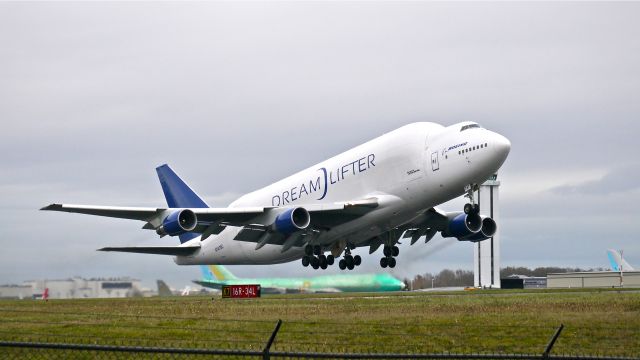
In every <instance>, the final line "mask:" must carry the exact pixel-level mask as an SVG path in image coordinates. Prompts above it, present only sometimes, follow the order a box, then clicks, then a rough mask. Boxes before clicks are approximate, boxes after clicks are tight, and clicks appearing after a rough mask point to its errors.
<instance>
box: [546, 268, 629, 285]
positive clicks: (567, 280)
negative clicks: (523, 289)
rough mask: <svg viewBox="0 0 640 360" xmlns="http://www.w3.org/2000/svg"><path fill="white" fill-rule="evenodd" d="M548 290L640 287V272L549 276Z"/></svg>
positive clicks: (575, 273) (598, 272)
mask: <svg viewBox="0 0 640 360" xmlns="http://www.w3.org/2000/svg"><path fill="white" fill-rule="evenodd" d="M547 287H548V288H598V287H600V288H615V287H640V271H625V272H622V273H621V272H619V271H592V272H591V271H590V272H569V273H559V274H547Z"/></svg>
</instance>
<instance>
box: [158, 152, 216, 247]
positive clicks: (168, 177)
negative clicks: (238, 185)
mask: <svg viewBox="0 0 640 360" xmlns="http://www.w3.org/2000/svg"><path fill="white" fill-rule="evenodd" d="M156 172H157V173H158V179H160V185H162V191H163V192H164V197H165V199H167V205H169V207H170V208H208V207H209V205H207V203H206V202H204V200H202V198H201V197H200V196H198V194H196V192H195V191H193V189H191V188H190V187H189V185H187V184H186V183H185V182H184V181H183V180H182V179H181V178H180V177H179V176H178V174H176V173H175V172H174V171H173V169H171V168H170V167H169V165H167V164H164V165H160V166H158V167H157V168H156ZM197 236H200V234H197V233H192V232H189V233H185V234H182V235H180V236H179V237H180V242H181V243H184V242H187V241H189V240H191V239H193V238H195V237H197Z"/></svg>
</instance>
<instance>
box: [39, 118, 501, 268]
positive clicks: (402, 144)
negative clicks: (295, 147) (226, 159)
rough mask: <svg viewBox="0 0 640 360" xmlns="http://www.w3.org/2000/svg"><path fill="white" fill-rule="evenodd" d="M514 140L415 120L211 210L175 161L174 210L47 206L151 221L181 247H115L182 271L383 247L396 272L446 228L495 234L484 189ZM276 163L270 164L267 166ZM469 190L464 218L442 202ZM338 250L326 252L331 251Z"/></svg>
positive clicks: (463, 235)
mask: <svg viewBox="0 0 640 360" xmlns="http://www.w3.org/2000/svg"><path fill="white" fill-rule="evenodd" d="M510 148H511V144H510V142H509V140H507V139H506V138H505V137H504V136H502V135H499V134H497V133H495V132H492V131H489V130H486V129H484V128H482V127H480V126H479V125H478V124H476V123H474V122H464V123H460V124H456V125H451V126H448V127H444V126H442V125H439V124H434V123H425V122H423V123H413V124H409V125H406V126H403V127H401V128H399V129H397V130H394V131H392V132H389V133H387V134H384V135H382V136H380V137H378V138H376V139H373V140H371V141H369V142H366V143H364V144H362V145H360V146H357V147H355V148H353V149H351V150H348V151H346V152H344V153H342V154H340V155H337V156H335V157H333V158H331V159H329V160H326V161H323V162H321V163H319V164H316V165H314V166H312V167H309V168H307V169H305V170H302V171H300V172H298V173H296V174H294V175H292V176H289V177H287V178H285V179H283V180H281V181H278V182H276V183H274V184H271V185H269V186H267V187H265V188H262V189H260V190H257V191H254V192H251V193H249V194H246V195H244V196H242V197H240V198H239V199H237V200H236V201H234V202H233V203H232V204H231V205H229V207H226V208H209V206H208V205H207V204H206V203H205V202H204V201H203V200H202V199H201V198H200V197H199V196H198V195H197V194H196V193H195V192H194V191H193V190H192V189H191V188H190V187H189V186H188V185H187V184H185V183H184V182H183V181H182V179H180V178H179V177H178V176H177V175H176V174H175V173H174V172H173V170H172V169H171V168H169V166H168V165H162V166H160V167H158V168H157V169H156V170H157V172H158V176H159V178H160V183H161V185H162V190H163V191H164V195H165V197H166V200H167V204H168V207H165V208H142V207H115V206H88V205H69V204H51V205H49V206H46V207H44V208H42V210H54V211H64V212H73V213H82V214H90V215H99V216H109V217H116V218H125V219H134V220H139V221H143V222H144V223H145V224H144V226H143V228H144V229H149V230H154V231H155V232H157V233H158V235H160V236H165V235H170V236H178V237H179V238H180V242H181V244H180V245H179V246H156V247H106V248H102V249H100V250H102V251H124V252H134V253H147V254H163V255H174V256H175V262H176V263H177V264H179V265H201V264H204V265H208V264H228V265H233V264H275V263H284V262H289V261H292V260H296V259H302V265H303V266H309V265H311V266H312V267H313V268H314V269H317V268H322V269H325V268H327V266H329V265H332V264H333V263H334V259H335V258H337V257H339V256H342V259H340V261H339V263H338V265H339V267H340V268H341V269H345V268H348V269H350V270H351V269H353V268H354V267H355V266H358V265H360V263H361V261H362V259H361V258H360V256H359V255H356V256H352V255H351V250H353V249H355V248H357V247H364V246H366V247H369V253H370V254H371V253H373V252H375V251H376V250H377V249H378V248H379V247H380V246H383V249H384V251H383V254H384V256H383V257H382V258H381V259H380V265H381V266H382V267H387V266H389V267H394V266H395V265H396V259H395V257H396V256H398V253H399V249H398V247H397V246H396V244H397V243H398V241H399V240H400V239H401V238H407V239H410V241H411V244H412V245H413V244H414V243H415V242H416V241H417V240H418V239H420V238H421V237H426V241H429V240H430V239H431V238H432V237H433V236H434V235H435V234H436V233H437V232H440V233H441V235H442V236H443V237H453V238H457V239H458V240H460V241H472V242H476V241H481V240H484V239H487V238H489V237H491V236H492V235H493V234H494V233H495V230H496V223H495V222H494V221H493V220H492V219H491V218H490V217H488V216H486V215H480V214H479V213H478V212H479V211H478V209H479V207H478V206H477V204H475V203H474V191H475V190H476V189H477V184H480V183H482V182H484V181H485V180H486V179H488V178H489V177H490V176H491V175H493V174H494V173H495V172H496V171H498V169H499V168H500V166H502V164H503V163H504V161H505V160H506V158H507V155H508V154H509V150H510ZM263 166H268V164H263ZM465 193H466V194H467V196H468V197H469V198H470V203H467V204H466V205H465V206H464V212H462V211H458V212H450V213H447V212H444V211H441V210H439V209H437V208H435V206H436V205H438V204H442V203H444V202H446V201H449V200H451V199H454V198H456V197H458V196H460V195H463V194H465ZM327 252H328V253H329V254H328V255H325V253H327Z"/></svg>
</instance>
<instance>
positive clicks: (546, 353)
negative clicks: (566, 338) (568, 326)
mask: <svg viewBox="0 0 640 360" xmlns="http://www.w3.org/2000/svg"><path fill="white" fill-rule="evenodd" d="M562 329H564V324H560V327H558V328H557V329H556V332H555V334H553V336H552V337H551V339H550V340H549V343H548V344H547V347H546V348H545V349H544V352H543V353H542V358H543V359H548V358H549V354H550V353H551V349H552V348H553V345H554V344H555V343H556V340H558V337H559V336H560V333H561V332H562Z"/></svg>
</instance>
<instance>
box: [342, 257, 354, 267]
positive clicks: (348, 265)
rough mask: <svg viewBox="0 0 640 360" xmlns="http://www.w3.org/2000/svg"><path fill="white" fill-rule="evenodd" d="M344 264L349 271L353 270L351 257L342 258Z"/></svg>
mask: <svg viewBox="0 0 640 360" xmlns="http://www.w3.org/2000/svg"><path fill="white" fill-rule="evenodd" d="M344 262H345V263H346V264H347V267H348V268H349V270H351V269H353V256H351V255H347V256H345V257H344Z"/></svg>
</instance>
